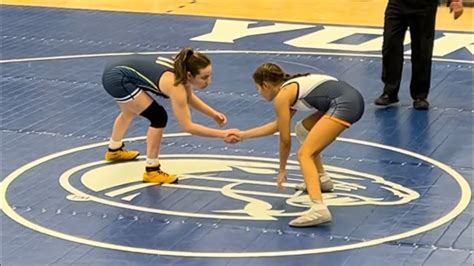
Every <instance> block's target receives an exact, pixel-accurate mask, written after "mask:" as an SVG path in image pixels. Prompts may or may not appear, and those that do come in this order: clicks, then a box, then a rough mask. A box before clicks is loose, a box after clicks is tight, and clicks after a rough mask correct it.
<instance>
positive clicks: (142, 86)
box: [102, 55, 173, 103]
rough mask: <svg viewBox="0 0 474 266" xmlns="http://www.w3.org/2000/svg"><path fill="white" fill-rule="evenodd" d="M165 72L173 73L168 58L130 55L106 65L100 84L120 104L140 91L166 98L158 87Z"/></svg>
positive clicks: (171, 64) (170, 61) (171, 61)
mask: <svg viewBox="0 0 474 266" xmlns="http://www.w3.org/2000/svg"><path fill="white" fill-rule="evenodd" d="M167 71H173V60H171V59H169V58H164V57H155V56H145V55H132V56H127V57H123V58H121V59H119V60H116V61H114V62H111V63H109V64H107V66H106V67H105V69H104V73H103V75H102V84H103V86H104V88H105V90H106V91H107V92H108V93H109V94H110V95H112V97H114V98H115V100H116V101H117V102H121V103H123V102H127V101H129V100H131V99H133V98H134V97H135V96H136V95H138V93H140V92H141V90H146V91H149V92H152V93H154V94H157V95H159V96H162V97H165V98H168V96H167V95H165V94H163V93H162V92H161V90H160V88H159V86H158V84H159V80H160V78H161V75H163V73H165V72H167Z"/></svg>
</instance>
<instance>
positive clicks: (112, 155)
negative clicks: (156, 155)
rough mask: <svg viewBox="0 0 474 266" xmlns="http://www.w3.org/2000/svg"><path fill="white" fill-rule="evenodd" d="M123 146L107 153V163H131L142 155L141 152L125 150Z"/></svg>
mask: <svg viewBox="0 0 474 266" xmlns="http://www.w3.org/2000/svg"><path fill="white" fill-rule="evenodd" d="M123 146H124V145H122V147H120V148H119V149H116V150H111V149H108V150H107V152H106V153H105V160H107V161H131V160H134V159H136V158H137V157H138V155H140V152H139V151H134V150H125V149H123Z"/></svg>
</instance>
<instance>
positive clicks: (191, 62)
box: [174, 47, 211, 86]
mask: <svg viewBox="0 0 474 266" xmlns="http://www.w3.org/2000/svg"><path fill="white" fill-rule="evenodd" d="M210 64H211V60H209V58H208V57H207V56H205V55H204V54H202V53H200V52H197V51H194V50H193V48H191V47H187V48H184V49H182V50H181V51H180V52H179V53H178V54H177V55H176V57H175V58H174V75H175V80H174V85H175V86H176V85H178V84H183V85H184V84H186V80H187V75H186V74H187V73H188V72H190V73H191V75H192V76H193V77H194V76H196V75H197V74H199V71H200V70H201V69H203V68H206V67H207V66H209V65H210Z"/></svg>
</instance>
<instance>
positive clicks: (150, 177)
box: [143, 165, 178, 184]
mask: <svg viewBox="0 0 474 266" xmlns="http://www.w3.org/2000/svg"><path fill="white" fill-rule="evenodd" d="M143 182H145V183H158V184H172V183H176V182H178V177H177V176H176V175H170V174H168V173H166V172H163V171H161V169H160V165H158V166H157V167H147V168H146V171H145V173H144V174H143Z"/></svg>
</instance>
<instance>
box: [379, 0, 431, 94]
mask: <svg viewBox="0 0 474 266" xmlns="http://www.w3.org/2000/svg"><path fill="white" fill-rule="evenodd" d="M436 11H437V5H428V6H426V7H421V8H420V7H417V8H411V7H407V6H406V5H404V4H401V3H400V1H399V0H390V1H389V3H388V5H387V8H386V10H385V24H384V32H383V47H382V81H383V82H384V84H385V87H384V93H386V94H388V95H390V96H391V97H396V96H397V95H398V91H399V90H400V81H401V78H402V68H403V53H404V45H403V41H404V39H405V33H406V31H407V28H409V29H410V37H411V63H412V76H411V83H410V93H411V97H412V98H413V99H426V98H427V97H428V92H429V89H430V81H431V57H432V54H433V43H434V33H435V21H436Z"/></svg>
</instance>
